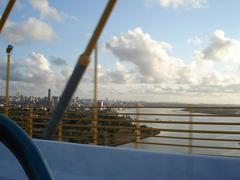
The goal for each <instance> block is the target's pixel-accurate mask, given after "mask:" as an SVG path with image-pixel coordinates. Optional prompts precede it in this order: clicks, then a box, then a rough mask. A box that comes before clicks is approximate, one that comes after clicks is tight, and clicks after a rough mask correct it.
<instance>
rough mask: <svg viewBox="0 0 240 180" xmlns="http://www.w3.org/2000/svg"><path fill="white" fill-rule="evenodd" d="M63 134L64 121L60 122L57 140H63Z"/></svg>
mask: <svg viewBox="0 0 240 180" xmlns="http://www.w3.org/2000/svg"><path fill="white" fill-rule="evenodd" d="M62 134H63V129H62V121H60V122H59V125H58V130H57V140H58V141H62V139H63V138H62Z"/></svg>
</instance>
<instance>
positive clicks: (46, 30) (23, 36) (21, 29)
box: [3, 17, 57, 43]
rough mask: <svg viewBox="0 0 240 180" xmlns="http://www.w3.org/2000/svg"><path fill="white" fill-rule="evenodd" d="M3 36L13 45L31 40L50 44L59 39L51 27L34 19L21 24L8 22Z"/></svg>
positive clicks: (31, 18)
mask: <svg viewBox="0 0 240 180" xmlns="http://www.w3.org/2000/svg"><path fill="white" fill-rule="evenodd" d="M3 35H4V37H5V38H6V39H7V40H8V41H10V42H12V43H19V42H23V41H26V40H29V39H30V40H38V41H45V42H48V41H52V40H54V39H56V37H57V36H56V34H55V32H54V30H53V29H52V27H51V26H49V25H48V24H47V23H45V22H43V21H41V20H39V19H36V18H34V17H30V18H28V19H27V20H26V21H24V22H23V23H21V24H18V23H14V22H9V21H8V22H7V24H6V27H5V29H4V30H3Z"/></svg>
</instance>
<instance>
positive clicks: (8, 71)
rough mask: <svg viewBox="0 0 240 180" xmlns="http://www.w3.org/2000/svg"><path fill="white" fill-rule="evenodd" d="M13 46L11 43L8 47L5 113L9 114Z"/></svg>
mask: <svg viewBox="0 0 240 180" xmlns="http://www.w3.org/2000/svg"><path fill="white" fill-rule="evenodd" d="M12 50H13V46H12V45H11V44H9V45H8V46H7V49H6V53H7V68H6V94H5V115H6V116H8V109H9V79H10V78H9V77H10V59H11V52H12Z"/></svg>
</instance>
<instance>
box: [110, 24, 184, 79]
mask: <svg viewBox="0 0 240 180" xmlns="http://www.w3.org/2000/svg"><path fill="white" fill-rule="evenodd" d="M106 47H107V48H108V49H109V50H110V51H111V52H112V53H113V54H114V55H116V56H117V57H118V58H119V60H120V61H126V62H130V63H132V64H134V71H135V72H138V75H139V77H138V79H137V81H140V82H149V83H157V82H163V81H171V80H173V79H175V78H176V77H177V76H178V68H181V67H182V66H184V64H183V61H182V60H181V59H179V58H176V57H173V56H170V55H169V54H168V50H169V49H170V47H171V45H169V44H168V43H166V42H158V41H155V40H153V39H152V38H151V36H150V35H149V34H145V33H144V32H143V31H142V29H141V28H135V29H133V30H130V31H128V33H126V34H122V35H120V36H119V37H116V36H115V37H113V39H112V40H111V41H110V42H107V43H106Z"/></svg>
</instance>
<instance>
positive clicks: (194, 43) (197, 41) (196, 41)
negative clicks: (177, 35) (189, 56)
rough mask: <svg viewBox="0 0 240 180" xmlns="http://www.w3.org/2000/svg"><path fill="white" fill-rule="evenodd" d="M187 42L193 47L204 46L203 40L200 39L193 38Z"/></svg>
mask: <svg viewBox="0 0 240 180" xmlns="http://www.w3.org/2000/svg"><path fill="white" fill-rule="evenodd" d="M187 42H188V43H189V44H193V45H196V46H197V45H201V44H202V40H201V39H200V38H199V37H193V38H189V39H188V40H187Z"/></svg>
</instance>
